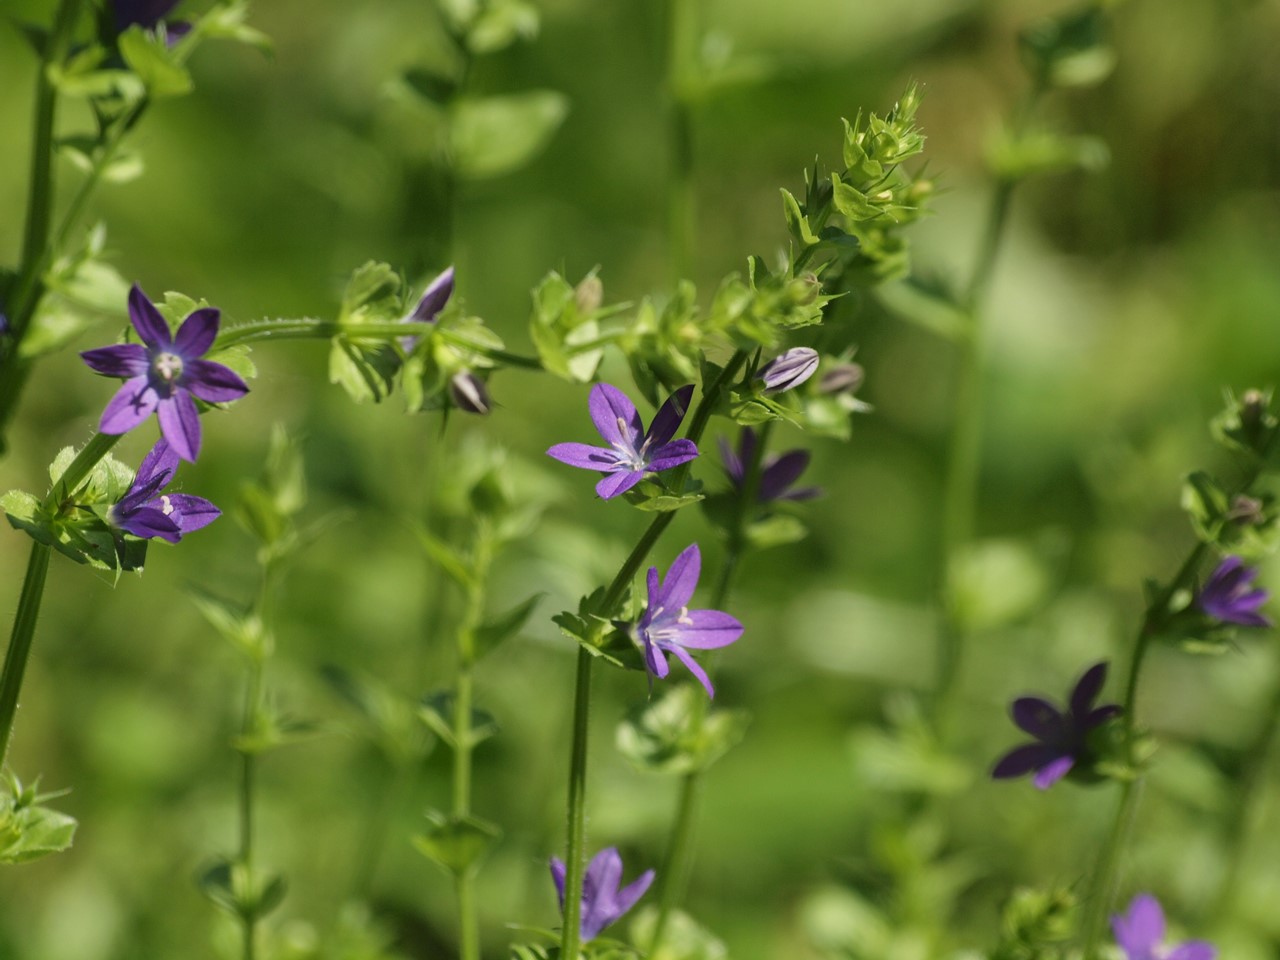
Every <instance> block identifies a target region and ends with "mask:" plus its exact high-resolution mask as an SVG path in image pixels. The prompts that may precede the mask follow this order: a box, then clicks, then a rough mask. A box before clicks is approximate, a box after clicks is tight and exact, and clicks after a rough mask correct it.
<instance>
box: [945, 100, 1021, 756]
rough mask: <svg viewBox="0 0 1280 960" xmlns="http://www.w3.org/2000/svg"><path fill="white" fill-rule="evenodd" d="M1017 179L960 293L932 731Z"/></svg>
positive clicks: (950, 666)
mask: <svg viewBox="0 0 1280 960" xmlns="http://www.w3.org/2000/svg"><path fill="white" fill-rule="evenodd" d="M1041 92H1042V89H1041V87H1040V86H1036V87H1035V88H1033V89H1032V90H1031V92H1030V93H1029V95H1028V97H1027V99H1026V100H1025V101H1024V103H1023V104H1022V107H1021V108H1020V109H1019V110H1018V111H1017V113H1016V114H1015V117H1014V123H1013V126H1014V130H1015V135H1016V133H1019V132H1021V131H1022V130H1024V129H1025V128H1026V125H1027V123H1028V121H1029V120H1030V117H1031V113H1032V111H1033V109H1034V107H1035V104H1036V102H1037V101H1038V100H1039V98H1040V95H1041ZM1016 185H1017V184H1016V181H1014V180H1009V179H1000V180H999V181H997V183H996V186H995V190H994V192H993V194H992V197H991V206H990V208H989V210H988V213H987V221H986V225H985V227H984V229H983V234H982V240H981V242H980V245H979V247H978V257H977V260H976V261H975V262H974V267H973V274H972V275H971V276H970V278H969V285H968V287H967V288H966V289H965V292H964V299H963V307H964V312H965V314H966V316H967V318H968V325H967V329H966V331H965V335H964V336H963V338H962V339H961V340H960V342H959V350H960V356H959V358H958V361H957V365H958V373H957V378H958V382H957V384H956V394H955V399H954V404H953V406H954V409H955V411H956V418H955V426H954V428H953V430H952V434H951V444H950V449H949V450H948V454H947V469H946V479H945V481H944V486H943V492H942V524H941V527H942V542H941V544H940V545H939V553H938V570H937V573H936V578H937V582H938V584H939V588H940V591H941V598H942V604H941V606H942V616H941V618H940V623H939V636H938V678H937V693H936V695H935V703H934V714H935V723H936V725H937V727H938V729H939V731H945V729H946V727H947V724H948V721H949V718H950V714H951V711H952V708H953V701H954V698H955V696H956V694H957V690H958V688H959V686H960V679H961V675H962V672H963V667H964V646H965V635H964V627H963V624H962V623H961V622H960V611H959V608H958V599H959V598H958V597H957V595H956V567H957V565H958V564H959V562H960V557H961V553H962V552H963V550H964V548H965V547H966V546H967V545H968V543H969V541H970V540H971V539H972V538H973V531H974V517H975V515H976V513H977V489H978V475H979V472H980V470H981V465H982V426H983V423H982V412H983V411H982V402H983V391H982V387H983V375H984V369H983V367H984V363H983V361H984V359H985V352H986V336H987V322H986V302H987V295H988V293H989V291H990V289H991V282H992V279H993V278H994V276H995V267H996V262H997V260H998V259H999V255H1000V249H1001V246H1002V245H1003V241H1004V236H1005V232H1006V228H1007V226H1008V222H1009V207H1010V203H1011V201H1012V199H1013V190H1014V187H1015V186H1016Z"/></svg>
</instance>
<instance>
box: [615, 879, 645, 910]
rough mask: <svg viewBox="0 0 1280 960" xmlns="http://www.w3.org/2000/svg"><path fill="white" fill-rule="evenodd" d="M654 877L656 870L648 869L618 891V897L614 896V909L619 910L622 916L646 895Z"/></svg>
mask: <svg viewBox="0 0 1280 960" xmlns="http://www.w3.org/2000/svg"><path fill="white" fill-rule="evenodd" d="M653 878H654V872H653V871H652V870H646V871H645V872H644V873H642V874H640V876H638V877H636V878H635V880H633V881H631V883H629V884H627V885H626V886H625V887H623V888H622V889H621V890H619V891H618V895H617V897H615V898H614V909H615V910H617V911H618V916H622V915H623V914H624V913H626V912H627V911H629V910H630V909H631V908H632V907H634V906H635V905H636V904H637V903H638V902H639V900H640V898H641V897H643V896H644V895H645V891H647V890H648V889H649V885H650V884H652V883H653Z"/></svg>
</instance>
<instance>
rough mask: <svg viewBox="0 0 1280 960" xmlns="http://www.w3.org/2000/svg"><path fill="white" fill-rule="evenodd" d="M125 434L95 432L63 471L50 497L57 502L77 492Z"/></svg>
mask: <svg viewBox="0 0 1280 960" xmlns="http://www.w3.org/2000/svg"><path fill="white" fill-rule="evenodd" d="M123 436H124V434H122V433H95V434H94V435H93V436H92V437H90V438H89V442H88V443H86V444H85V445H84V446H83V447H81V448H80V452H79V453H77V454H76V457H75V459H74V460H72V461H71V463H70V465H69V466H68V467H67V469H66V470H64V471H63V473H62V477H61V479H60V480H59V481H58V485H57V486H56V487H54V489H53V492H52V493H51V494H50V495H49V496H50V498H51V499H52V500H53V501H54V502H55V503H57V502H61V501H62V500H65V499H66V498H67V497H68V496H70V495H71V494H73V493H75V491H76V488H77V487H79V486H80V484H82V483H83V482H84V479H85V477H87V476H89V473H90V472H91V471H92V470H93V468H94V467H96V466H97V465H98V464H99V463H100V462H101V461H102V459H103V458H104V457H105V456H106V455H107V454H108V453H110V452H111V448H112V447H114V446H115V445H116V444H117V443H119V442H120V439H121V438H122V437H123Z"/></svg>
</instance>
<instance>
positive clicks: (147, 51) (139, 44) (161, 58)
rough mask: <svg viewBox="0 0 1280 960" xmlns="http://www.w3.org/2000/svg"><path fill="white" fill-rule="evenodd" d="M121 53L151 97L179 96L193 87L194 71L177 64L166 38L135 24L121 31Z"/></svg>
mask: <svg viewBox="0 0 1280 960" xmlns="http://www.w3.org/2000/svg"><path fill="white" fill-rule="evenodd" d="M119 49H120V56H121V57H123V58H124V62H125V63H126V64H128V66H129V69H130V70H132V71H133V72H134V73H135V74H137V76H138V79H139V80H141V81H142V83H143V85H144V86H145V87H146V88H147V93H148V94H149V95H150V96H152V97H157V98H159V97H180V96H183V95H185V94H188V93H190V92H191V91H192V89H193V88H194V86H195V85H194V84H193V83H192V80H191V74H190V73H188V72H187V69H186V67H184V66H182V65H181V64H180V63H178V61H177V59H176V58H175V57H174V55H173V51H172V50H170V49H169V46H168V44H166V43H165V41H164V39H162V38H161V37H160V36H158V35H157V34H156V33H155V32H153V31H150V30H144V29H143V28H142V27H140V26H137V25H136V24H135V25H134V26H132V27H130V28H129V29H128V30H126V31H125V32H124V33H122V34H120V39H119Z"/></svg>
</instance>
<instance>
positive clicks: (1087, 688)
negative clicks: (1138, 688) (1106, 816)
mask: <svg viewBox="0 0 1280 960" xmlns="http://www.w3.org/2000/svg"><path fill="white" fill-rule="evenodd" d="M1106 679H1107V664H1106V661H1105V660H1104V661H1103V662H1102V663H1096V664H1094V665H1093V666H1092V667H1090V668H1089V669H1088V670H1087V671H1085V674H1084V676H1083V677H1081V678H1080V679H1079V680H1078V681H1077V682H1076V685H1075V689H1073V690H1072V691H1071V696H1070V699H1069V701H1068V705H1067V710H1066V712H1065V713H1063V712H1061V711H1059V710H1058V708H1057V707H1055V706H1054V705H1053V704H1051V703H1049V701H1047V700H1042V699H1041V698H1040V697H1019V698H1018V699H1017V700H1015V701H1013V708H1012V710H1011V711H1010V713H1011V714H1012V715H1013V722H1014V723H1016V724H1017V725H1018V726H1019V727H1020V728H1021V729H1022V730H1024V731H1026V732H1027V733H1029V734H1031V735H1032V736H1033V737H1035V738H1036V741H1037V742H1036V743H1026V744H1023V745H1022V746H1020V747H1014V748H1013V749H1012V750H1010V751H1009V752H1008V753H1006V754H1005V755H1004V756H1003V757H1001V758H1000V761H999V762H998V763H997V764H996V765H995V769H994V770H992V771H991V775H992V776H993V777H995V778H996V779H997V780H1004V779H1007V778H1010V777H1021V776H1023V775H1024V774H1028V773H1030V772H1031V771H1033V770H1034V771H1035V772H1036V775H1035V777H1034V778H1033V779H1032V782H1033V783H1034V784H1035V785H1036V787H1037V788H1039V789H1041V790H1047V789H1049V787H1051V786H1053V785H1054V784H1055V783H1057V782H1058V781H1059V780H1061V779H1062V778H1063V777H1065V776H1066V775H1067V774H1068V773H1069V772H1070V770H1071V768H1072V767H1074V766H1075V765H1076V764H1077V763H1080V762H1081V761H1087V760H1088V759H1090V757H1089V733H1090V732H1091V731H1092V730H1093V729H1094V728H1095V727H1099V726H1101V725H1102V724H1104V723H1106V722H1107V721H1108V720H1110V719H1111V718H1112V717H1118V716H1119V715H1120V714H1121V713H1122V712H1123V710H1122V709H1121V708H1120V706H1119V705H1118V704H1114V703H1109V704H1104V705H1103V706H1101V707H1095V706H1094V705H1093V702H1094V701H1095V700H1096V699H1097V698H1098V694H1099V693H1100V692H1101V691H1102V685H1103V684H1104V683H1105V682H1106Z"/></svg>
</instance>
